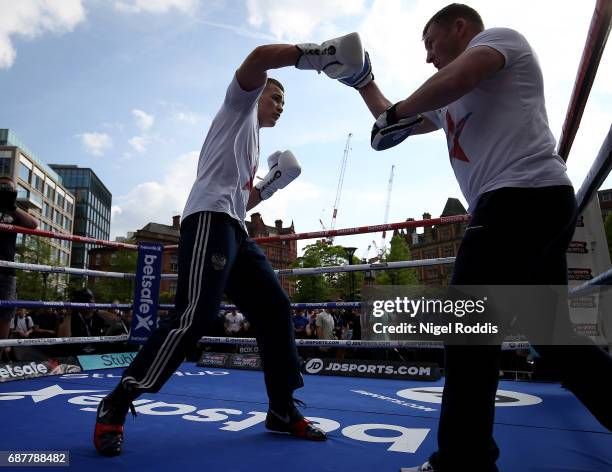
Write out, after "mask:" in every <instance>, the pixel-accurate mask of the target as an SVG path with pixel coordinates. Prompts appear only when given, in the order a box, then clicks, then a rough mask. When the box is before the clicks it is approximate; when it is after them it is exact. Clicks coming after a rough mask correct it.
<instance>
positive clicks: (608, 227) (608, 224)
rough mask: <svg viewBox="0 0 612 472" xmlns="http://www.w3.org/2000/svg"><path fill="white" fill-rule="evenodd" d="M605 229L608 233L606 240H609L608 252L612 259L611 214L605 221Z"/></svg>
mask: <svg viewBox="0 0 612 472" xmlns="http://www.w3.org/2000/svg"><path fill="white" fill-rule="evenodd" d="M604 229H605V231H606V238H607V240H608V252H609V253H610V259H612V213H610V214H609V215H608V216H607V217H606V219H605V221H604Z"/></svg>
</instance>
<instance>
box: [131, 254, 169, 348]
mask: <svg viewBox="0 0 612 472" xmlns="http://www.w3.org/2000/svg"><path fill="white" fill-rule="evenodd" d="M163 252H164V246H163V245H161V244H154V243H141V244H139V246H138V264H137V266H136V284H135V288H134V309H133V315H132V329H131V330H130V339H129V342H130V343H133V344H144V343H145V342H146V341H147V339H149V336H151V333H152V332H153V331H154V330H155V328H156V327H157V308H158V305H159V283H160V281H161V262H162V254H163Z"/></svg>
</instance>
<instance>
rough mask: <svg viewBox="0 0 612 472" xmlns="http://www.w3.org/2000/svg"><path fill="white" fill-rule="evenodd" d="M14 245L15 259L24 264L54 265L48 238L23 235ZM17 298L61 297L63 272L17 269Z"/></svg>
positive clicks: (54, 298)
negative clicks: (21, 241) (18, 242)
mask: <svg viewBox="0 0 612 472" xmlns="http://www.w3.org/2000/svg"><path fill="white" fill-rule="evenodd" d="M23 238H24V239H23V243H22V244H19V245H18V246H17V247H16V255H17V258H16V259H17V260H18V261H19V262H23V263H25V264H39V265H51V266H52V265H56V264H57V261H56V260H55V258H54V257H53V255H52V252H53V251H52V248H51V244H50V243H49V240H48V239H46V238H41V237H38V236H24V237H23ZM16 272H17V298H19V299H20V300H58V299H60V298H62V295H63V294H62V290H61V289H62V282H61V281H63V279H65V275H63V274H52V273H49V272H35V271H27V270H18V271H16Z"/></svg>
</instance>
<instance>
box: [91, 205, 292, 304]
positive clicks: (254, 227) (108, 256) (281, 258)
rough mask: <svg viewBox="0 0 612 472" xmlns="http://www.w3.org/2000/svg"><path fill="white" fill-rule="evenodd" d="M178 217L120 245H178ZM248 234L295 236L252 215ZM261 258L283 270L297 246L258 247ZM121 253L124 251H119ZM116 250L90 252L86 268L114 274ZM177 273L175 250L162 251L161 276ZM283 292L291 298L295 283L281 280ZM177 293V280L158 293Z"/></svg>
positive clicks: (279, 224)
mask: <svg viewBox="0 0 612 472" xmlns="http://www.w3.org/2000/svg"><path fill="white" fill-rule="evenodd" d="M180 221H181V217H180V216H178V215H177V216H173V217H172V225H164V224H160V223H148V224H146V225H145V226H144V227H142V228H141V229H139V230H138V231H136V232H134V233H129V234H128V237H127V238H126V239H125V240H123V242H126V243H131V244H137V243H139V242H142V241H146V242H155V243H161V244H163V245H164V246H166V245H171V244H178V242H179V232H180ZM246 226H247V231H248V232H249V235H250V236H251V237H253V238H256V237H261V236H274V235H277V234H290V233H295V230H294V228H293V223H291V226H289V227H287V228H283V222H282V220H276V222H275V226H266V224H265V223H264V221H263V219H262V217H261V215H260V214H259V213H253V214H252V215H251V221H246ZM261 248H262V250H263V251H264V254H265V255H266V257H267V258H268V260H269V261H270V263H271V264H272V267H273V268H275V269H285V268H288V267H290V266H291V264H292V263H293V261H295V260H296V258H297V243H296V242H295V241H279V242H273V243H265V244H262V245H261ZM121 250H124V249H121ZM116 252H117V249H115V248H110V247H104V248H95V249H92V250H91V251H90V253H89V255H90V259H89V268H90V269H92V270H101V271H113V268H112V260H113V259H112V258H113V257H116V256H114V254H116ZM176 273H178V252H177V250H172V251H164V253H163V257H162V274H176ZM90 283H92V284H95V277H92V278H90ZM281 284H282V286H283V289H285V291H286V292H287V294H288V295H289V296H290V297H291V296H293V294H294V293H295V282H294V281H292V280H288V279H287V278H282V279H281ZM164 292H168V293H171V294H174V293H175V292H176V280H162V281H161V285H160V293H164Z"/></svg>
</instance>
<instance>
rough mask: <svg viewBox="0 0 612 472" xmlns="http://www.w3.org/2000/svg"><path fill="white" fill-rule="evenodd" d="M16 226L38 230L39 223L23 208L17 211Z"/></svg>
mask: <svg viewBox="0 0 612 472" xmlns="http://www.w3.org/2000/svg"><path fill="white" fill-rule="evenodd" d="M15 224H16V225H17V226H23V227H25V228H30V229H36V228H37V227H38V223H37V222H36V220H35V219H34V217H33V216H31V215H30V214H29V213H27V212H26V211H24V210H22V209H21V208H17V210H15Z"/></svg>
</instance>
